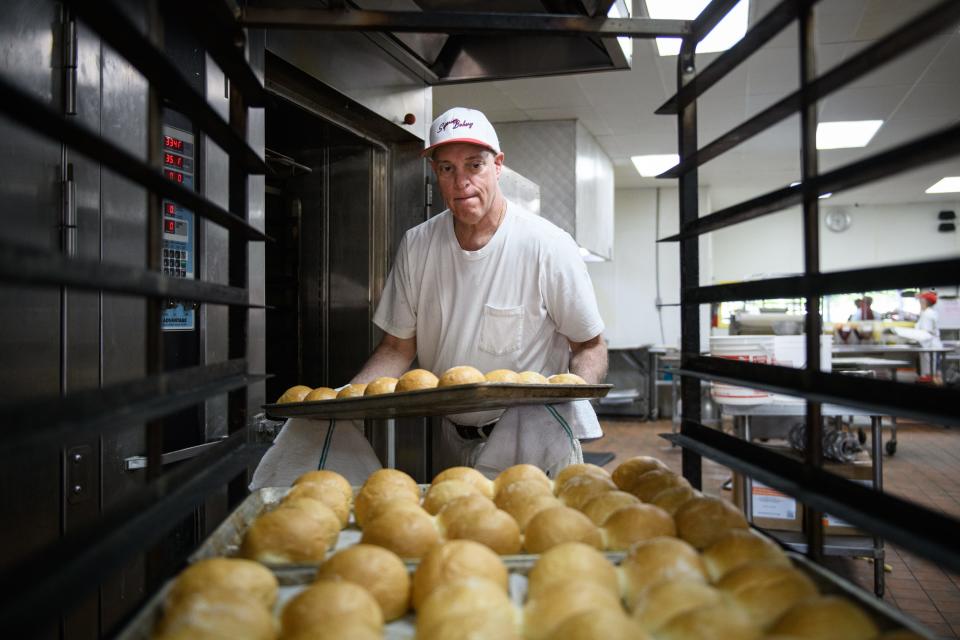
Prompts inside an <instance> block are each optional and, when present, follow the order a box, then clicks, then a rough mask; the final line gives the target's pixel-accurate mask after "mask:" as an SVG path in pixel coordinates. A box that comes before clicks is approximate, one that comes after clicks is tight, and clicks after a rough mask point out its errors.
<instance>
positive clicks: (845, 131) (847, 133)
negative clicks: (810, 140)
mask: <svg viewBox="0 0 960 640" xmlns="http://www.w3.org/2000/svg"><path fill="white" fill-rule="evenodd" d="M882 124H883V120H849V121H846V122H821V123H820V124H818V125H817V149H851V148H853V147H865V146H867V144H869V142H870V140H871V139H873V136H874V134H876V133H877V130H878V129H880V125H882Z"/></svg>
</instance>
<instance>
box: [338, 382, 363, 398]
mask: <svg viewBox="0 0 960 640" xmlns="http://www.w3.org/2000/svg"><path fill="white" fill-rule="evenodd" d="M366 391H367V383H366V382H363V383H360V382H355V383H353V384H348V385H347V386H345V387H344V388H343V389H340V391H339V392H338V393H337V399H341V398H359V397H361V396H362V395H363V394H364V393H365V392H366Z"/></svg>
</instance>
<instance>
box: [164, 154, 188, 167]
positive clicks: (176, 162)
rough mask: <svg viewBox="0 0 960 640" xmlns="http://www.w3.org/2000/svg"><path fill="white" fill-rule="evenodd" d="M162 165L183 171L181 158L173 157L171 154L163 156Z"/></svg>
mask: <svg viewBox="0 0 960 640" xmlns="http://www.w3.org/2000/svg"><path fill="white" fill-rule="evenodd" d="M163 163H164V164H169V165H170V166H172V167H178V168H180V169H183V158H181V157H180V156H178V155H174V154H172V153H164V154H163Z"/></svg>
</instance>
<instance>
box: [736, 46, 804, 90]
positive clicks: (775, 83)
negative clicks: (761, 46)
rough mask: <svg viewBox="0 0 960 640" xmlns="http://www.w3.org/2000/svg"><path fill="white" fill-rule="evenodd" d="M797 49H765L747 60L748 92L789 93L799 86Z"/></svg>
mask: <svg viewBox="0 0 960 640" xmlns="http://www.w3.org/2000/svg"><path fill="white" fill-rule="evenodd" d="M797 60H798V58H797V51H796V50H795V49H765V50H763V51H762V52H760V55H758V56H757V57H754V58H751V59H750V60H749V61H747V70H748V74H747V92H748V93H781V94H783V95H786V94H787V93H790V92H793V91H796V90H797V89H798V88H799V83H800V80H799V76H800V71H799V63H798V61H797Z"/></svg>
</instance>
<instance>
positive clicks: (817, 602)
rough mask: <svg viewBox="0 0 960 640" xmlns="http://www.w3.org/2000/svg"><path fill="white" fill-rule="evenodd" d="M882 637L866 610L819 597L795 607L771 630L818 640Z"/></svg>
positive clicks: (844, 601) (846, 601) (826, 597)
mask: <svg viewBox="0 0 960 640" xmlns="http://www.w3.org/2000/svg"><path fill="white" fill-rule="evenodd" d="M878 633H879V629H877V625H875V624H874V623H873V621H872V620H870V618H869V617H867V614H865V613H864V612H863V610H862V609H861V608H860V607H858V606H857V605H855V604H854V603H852V602H850V601H849V600H847V599H846V598H843V597H840V596H819V597H816V598H810V599H808V600H804V601H803V602H800V603H798V604H796V605H794V606H793V607H792V608H791V609H790V610H789V611H787V612H786V613H785V614H784V615H783V617H781V618H780V619H779V620H778V621H777V622H776V623H775V624H774V625H773V627H771V629H770V634H771V635H784V636H790V637H796V638H816V639H817V640H868V638H874V637H876V635H877V634H878Z"/></svg>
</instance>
